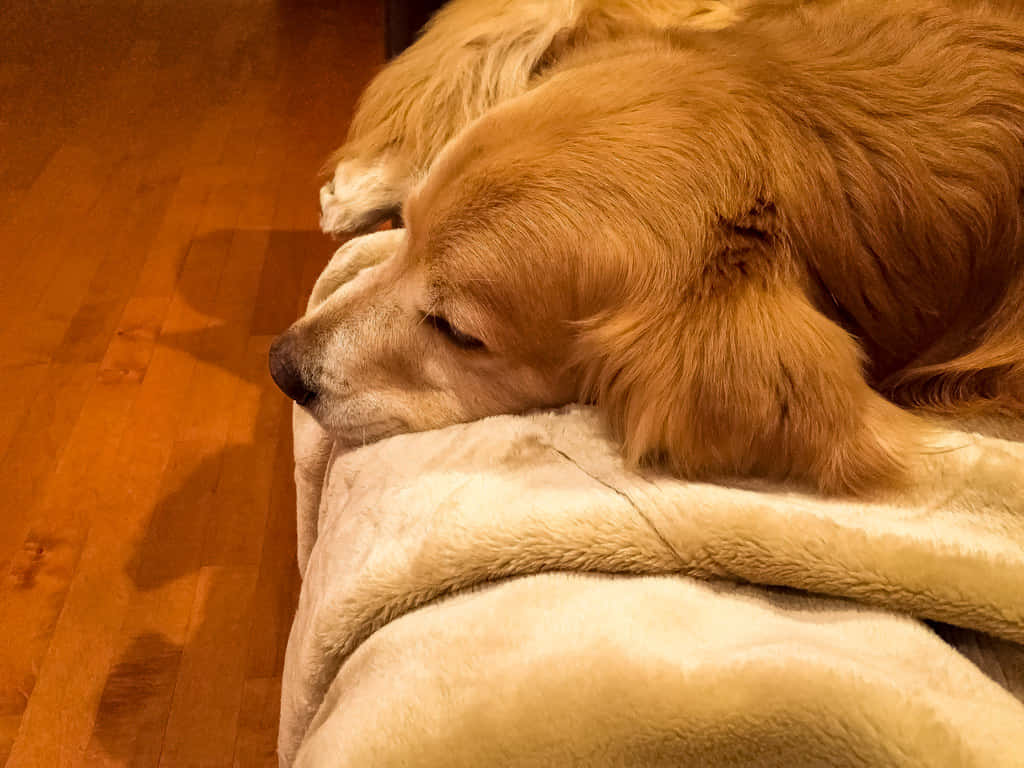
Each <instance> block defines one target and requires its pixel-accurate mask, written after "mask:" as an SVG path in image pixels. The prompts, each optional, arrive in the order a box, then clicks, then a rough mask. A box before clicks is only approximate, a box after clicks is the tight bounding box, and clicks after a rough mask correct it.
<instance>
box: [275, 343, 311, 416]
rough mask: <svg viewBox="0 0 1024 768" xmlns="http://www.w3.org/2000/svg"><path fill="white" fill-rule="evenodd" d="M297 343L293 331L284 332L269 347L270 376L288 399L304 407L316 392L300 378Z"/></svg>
mask: <svg viewBox="0 0 1024 768" xmlns="http://www.w3.org/2000/svg"><path fill="white" fill-rule="evenodd" d="M298 348H299V345H298V341H297V339H296V334H295V332H293V331H286V332H285V333H282V334H281V335H280V336H278V337H277V338H276V339H274V343H273V344H271V345H270V376H271V378H273V379H274V383H275V384H277V386H278V387H280V388H281V391H282V392H284V393H285V394H286V395H288V397H290V398H291V399H292V400H294V401H295V402H296V403H298V404H299V405H306V403H308V402H309V401H310V400H312V399H313V397H314V396H315V395H316V392H315V391H313V389H311V388H310V386H309V385H308V384H307V383H306V382H305V380H304V379H303V378H302V374H301V373H300V372H299V363H298V359H299V358H298Z"/></svg>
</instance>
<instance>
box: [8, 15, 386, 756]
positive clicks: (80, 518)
mask: <svg viewBox="0 0 1024 768" xmlns="http://www.w3.org/2000/svg"><path fill="white" fill-rule="evenodd" d="M384 40H385V36H384V30H383V23H382V13H381V11H380V9H379V7H378V4H377V3H376V2H372V1H371V0H334V2H327V1H326V0H321V2H316V1H315V0H314V1H311V2H299V1H298V0H279V1H278V2H274V1H273V0H217V1H216V2H211V0H90V2H86V3H68V2H63V0H41V1H40V0H33V1H32V2H30V1H29V0H14V1H13V2H9V3H4V4H0V457H2V460H0V578H2V581H0V629H2V639H0V765H3V764H5V763H6V765H8V766H12V767H13V766H19V767H21V766H25V767H27V768H50V767H51V766H105V765H139V766H157V765H160V766H228V765H237V766H262V765H276V764H277V763H276V757H275V755H274V742H275V739H276V730H277V714H278V696H279V691H280V674H281V663H282V656H283V652H284V646H285V642H286V639H287V633H288V628H289V624H290V621H291V616H292V612H293V610H294V606H295V600H296V593H297V588H298V577H297V572H296V565H295V539H294V535H295V534H294V508H293V505H294V491H293V487H292V480H291V464H290V462H291V437H290V432H289V414H290V411H289V408H288V404H287V403H286V401H285V398H284V397H283V396H282V395H280V394H279V393H278V392H277V391H276V390H275V389H274V388H273V385H272V384H271V382H270V380H269V377H268V375H267V372H266V370H267V366H266V352H267V348H268V345H269V343H270V341H271V339H272V337H273V335H274V334H276V333H277V332H279V331H281V330H282V329H284V328H285V327H286V326H287V325H288V324H289V323H290V322H291V321H292V320H293V319H294V317H295V316H296V315H297V313H298V310H299V307H300V305H301V304H302V303H303V302H304V294H305V293H306V291H307V290H308V289H309V287H310V285H311V284H312V281H313V279H314V276H315V275H316V273H317V271H318V270H319V269H320V267H321V266H322V265H323V264H324V263H325V262H326V260H327V258H328V257H329V255H330V253H331V251H332V250H333V245H332V243H331V242H330V241H329V240H328V239H327V238H325V237H324V236H322V235H320V234H319V233H318V232H317V231H316V228H315V227H316V218H317V210H316V200H317V196H316V186H317V180H316V172H317V169H318V166H319V165H320V163H321V162H322V160H323V159H324V156H325V155H326V153H327V152H328V151H329V150H330V149H332V148H333V147H334V146H336V145H337V144H339V143H340V141H341V138H342V137H343V136H344V132H345V128H346V123H347V120H348V118H349V116H350V113H351V110H352V107H353V103H354V100H355V98H356V96H357V95H358V93H359V91H360V90H361V88H362V86H363V85H364V84H365V82H366V80H367V79H368V78H369V77H370V76H372V74H373V72H374V71H375V69H376V68H377V67H378V66H379V64H380V63H381V61H382V59H383V55H384Z"/></svg>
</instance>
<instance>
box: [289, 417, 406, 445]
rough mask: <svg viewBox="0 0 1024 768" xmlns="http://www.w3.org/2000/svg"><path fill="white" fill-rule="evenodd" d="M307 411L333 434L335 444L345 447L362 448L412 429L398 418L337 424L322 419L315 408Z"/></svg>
mask: <svg viewBox="0 0 1024 768" xmlns="http://www.w3.org/2000/svg"><path fill="white" fill-rule="evenodd" d="M307 411H308V412H309V413H310V415H312V416H313V418H314V419H316V421H317V423H318V424H320V426H321V427H323V429H324V431H326V432H327V434H329V435H330V436H331V439H333V440H334V442H335V445H337V446H338V447H340V448H345V449H352V448H361V447H362V446H364V445H370V444H372V443H376V442H379V441H381V440H384V439H385V438H388V437H394V436H395V435H401V434H404V433H406V432H411V431H412V430H411V429H410V428H409V425H408V424H406V423H405V421H403V420H402V419H398V418H392V419H380V420H378V421H368V422H365V423H360V424H336V423H330V422H327V421H325V420H324V419H321V418H320V417H319V416H318V415H317V413H316V411H315V410H314V409H307Z"/></svg>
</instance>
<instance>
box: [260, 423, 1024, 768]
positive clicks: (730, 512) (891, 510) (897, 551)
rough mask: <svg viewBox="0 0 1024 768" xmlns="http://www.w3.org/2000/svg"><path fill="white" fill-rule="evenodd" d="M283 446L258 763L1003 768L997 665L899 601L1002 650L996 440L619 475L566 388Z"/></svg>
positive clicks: (1020, 619) (1021, 516) (1004, 626)
mask: <svg viewBox="0 0 1024 768" xmlns="http://www.w3.org/2000/svg"><path fill="white" fill-rule="evenodd" d="M296 441H297V456H298V457H299V466H298V469H297V481H298V484H299V489H300V510H299V511H300V563H301V564H302V565H303V570H304V576H305V578H304V583H303V590H302V595H301V598H300V605H299V610H298V614H297V616H296V620H295V624H294V627H293V630H292V635H291V638H290V641H289V648H288V654H287V659H286V666H285V688H284V694H283V701H282V724H281V736H280V755H281V760H282V764H284V765H290V764H292V763H293V761H295V759H296V755H300V757H299V760H298V762H299V764H301V765H303V766H320V765H332V766H348V765H368V764H372V765H396V766H397V765H417V766H419V765H424V766H428V765H429V766H433V765H438V766H440V765H485V764H486V765H524V766H525V765H530V766H534V765H536V766H540V765H544V766H548V765H552V766H553V765H681V764H682V765H685V764H715V765H781V764H783V763H786V762H789V763H792V762H794V761H795V762H797V763H798V764H822V765H951V766H953V765H1022V766H1024V705H1022V704H1021V702H1020V701H1019V700H1017V699H1016V698H1014V697H1013V696H1012V695H1010V693H1008V692H1007V690H1006V689H1013V688H1014V686H1015V685H1017V682H1016V681H1013V680H1011V679H1010V678H1012V676H1013V674H1015V673H1014V671H1013V670H1012V669H1011V670H1010V672H1009V673H1008V675H1007V674H1004V675H1003V679H1001V680H998V682H1000V683H1003V685H1002V686H1000V685H997V684H996V682H993V680H991V679H990V678H989V677H986V676H985V675H984V674H982V672H981V671H979V669H978V668H977V667H976V666H974V665H972V664H971V663H969V662H968V661H967V660H966V659H965V658H963V656H961V655H960V654H958V653H957V652H956V651H954V650H953V649H952V648H951V647H950V646H949V645H947V644H945V643H943V642H942V641H941V640H940V639H939V638H938V637H937V636H936V635H935V634H934V633H933V632H931V631H930V630H929V629H928V628H927V627H926V626H925V625H923V624H921V623H920V622H918V621H915V620H912V619H911V618H908V617H917V618H923V619H932V620H937V621H941V622H945V623H946V624H948V625H952V627H958V628H964V630H970V631H971V632H983V633H987V635H990V636H994V637H996V638H1000V640H999V641H998V642H1000V643H1002V644H1003V645H1004V646H1005V647H1006V648H1010V649H1011V651H1010V652H1009V653H1008V654H1007V655H1006V656H1005V658H1013V659H1016V658H1018V657H1017V656H1016V655H1015V654H1016V651H1015V650H1014V649H1016V645H1014V644H1015V643H1020V642H1024V472H1022V469H1024V445H1022V444H1021V443H1018V442H1014V441H1011V440H1000V439H996V438H994V437H983V436H981V435H979V434H972V433H968V432H955V431H950V432H948V433H946V434H944V435H943V436H942V437H941V438H940V439H939V441H938V443H937V444H936V450H935V451H934V452H933V453H931V454H930V455H929V456H927V457H925V458H924V459H922V460H921V462H920V465H919V466H917V467H916V469H915V473H916V474H915V485H914V488H913V489H912V490H910V491H909V492H904V493H901V494H899V495H893V496H892V497H890V498H887V499H881V500H878V501H875V502H872V503H854V502H850V501H848V500H823V499H821V498H817V497H813V496H808V495H802V494H798V493H793V492H788V491H785V490H781V489H778V488H772V487H769V486H765V485H757V484H749V485H747V486H746V487H743V488H740V487H722V486H715V485H709V484H700V483H686V482H682V481H678V480H674V479H671V478H667V477H662V476H656V475H648V476H644V475H638V474H636V473H633V472H630V471H628V470H627V469H626V468H625V467H623V465H622V462H621V460H620V458H619V456H618V452H617V447H616V445H615V443H614V442H613V441H611V440H610V439H608V437H607V436H606V435H605V434H604V431H603V429H602V427H601V423H600V421H599V420H598V419H597V417H596V416H595V415H594V414H593V413H592V412H591V411H589V410H588V409H577V408H574V409H570V410H568V411H565V412H562V413H544V414H536V415H532V416H529V417H500V418H495V419H489V420H485V421H483V422H477V423H475V424H468V425H461V426H456V427H452V428H449V429H446V430H442V431H438V432H432V433H424V434H419V435H406V436H400V437H397V438H393V439H391V440H388V441H384V442H382V443H379V444H377V445H373V446H368V447H366V448H363V449H360V450H358V451H354V452H351V453H348V454H336V455H330V453H329V443H327V442H326V441H325V440H324V438H323V436H322V435H321V434H319V433H318V430H317V428H316V427H315V425H313V424H310V423H308V422H307V421H305V420H304V418H303V416H302V415H299V416H297V421H296ZM328 457H329V459H328ZM321 476H323V478H324V479H323V482H322V484H319V483H318V478H320V477H321ZM556 572H557V573H556ZM567 572H569V573H568V574H567ZM532 574H546V575H543V576H531V575H532ZM572 574H576V575H572ZM596 574H621V575H622V576H620V577H617V578H612V577H609V576H598V575H596ZM522 577H529V578H522ZM644 577H646V578H644ZM693 577H699V578H700V579H703V580H716V582H715V584H714V585H712V584H708V583H703V582H699V581H695V580H694V578H693ZM721 580H727V581H728V582H746V583H749V584H753V585H763V586H762V587H754V586H750V587H742V588H740V587H736V586H732V585H731V584H727V583H722V582H721ZM496 581H497V582H498V583H497V584H493V585H491V586H488V587H487V588H485V589H480V587H481V586H482V585H489V584H491V583H492V582H496ZM769 585H775V586H782V587H787V588H790V589H796V590H801V591H803V592H807V593H816V594H818V595H829V596H833V597H835V598H846V599H852V600H855V601H857V603H858V604H859V605H854V604H853V603H850V602H848V601H847V600H833V599H825V598H821V597H808V596H793V595H785V596H784V595H780V594H778V593H776V592H775V591H773V590H771V589H767V588H766V587H767V586H769ZM450 595H455V596H454V597H447V596H450ZM893 612H897V613H898V614H903V615H896V613H893ZM964 630H954V632H957V631H959V632H963V631H964ZM971 636H972V635H970V634H963V635H962V637H961V640H964V642H968V641H967V640H966V639H965V638H969V637H971ZM1012 663H1016V662H1011V664H1012ZM1005 672H1006V667H1005V666H1004V668H1003V669H1002V673H1005ZM997 679H998V678H997ZM300 747H301V752H300ZM370 756H372V760H371V759H369V758H370Z"/></svg>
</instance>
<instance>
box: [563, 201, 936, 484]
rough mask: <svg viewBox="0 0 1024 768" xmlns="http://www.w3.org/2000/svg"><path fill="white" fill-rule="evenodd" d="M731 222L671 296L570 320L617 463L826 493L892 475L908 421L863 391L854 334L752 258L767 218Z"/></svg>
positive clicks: (909, 440)
mask: <svg viewBox="0 0 1024 768" xmlns="http://www.w3.org/2000/svg"><path fill="white" fill-rule="evenodd" d="M769 218H771V217H769ZM739 223H740V226H738V227H732V226H730V227H726V228H724V229H723V231H722V232H721V233H719V236H717V237H716V238H715V239H716V240H717V241H718V242H719V243H720V244H721V245H722V246H723V248H722V250H721V252H720V253H719V254H717V255H716V256H715V257H714V258H712V259H711V260H709V261H708V266H707V268H706V269H705V271H704V274H702V275H701V277H700V279H699V280H698V281H697V284H696V285H693V286H690V287H689V288H688V289H686V290H685V292H684V295H683V296H682V297H681V299H682V300H680V298H676V297H673V298H671V299H669V298H667V297H666V296H665V295H664V294H663V295H662V297H661V298H660V299H658V298H654V297H647V298H646V299H645V300H640V301H629V302H625V303H624V304H623V308H621V309H619V310H617V311H613V312H611V313H609V314H606V315H603V316H600V317H595V318H593V319H591V320H589V321H587V322H586V323H585V324H584V327H583V328H582V332H581V334H580V336H579V339H578V344H579V347H578V350H577V358H576V359H577V362H578V364H579V365H580V368H581V371H582V375H583V388H584V392H583V396H584V397H585V398H586V399H589V400H590V401H592V402H596V404H597V405H598V407H599V408H600V409H601V410H602V411H603V412H604V413H605V414H606V416H607V418H608V420H609V422H610V424H611V426H612V428H613V430H614V431H615V432H617V434H618V436H619V437H620V438H621V439H622V440H623V445H624V451H625V455H626V458H627V459H628V460H629V461H630V462H631V463H634V464H641V463H648V462H658V463H662V464H665V465H667V467H668V468H669V469H670V470H672V471H673V472H675V473H676V474H679V475H680V476H683V477H687V478H694V479H722V478H726V477H729V476H737V475H754V476H761V477H766V478H772V479H777V480H781V479H786V478H793V479H796V480H800V481H804V482H806V483H808V484H810V485H812V486H814V487H816V488H817V489H819V490H821V491H824V492H826V493H839V494H845V493H860V492H865V491H868V490H870V489H873V488H877V487H880V486H885V485H891V484H893V483H894V482H896V481H898V480H900V479H901V478H902V476H903V474H904V471H905V465H904V462H905V460H906V458H907V457H908V455H909V453H910V451H911V450H912V448H913V445H914V443H915V432H916V421H915V420H914V419H913V418H912V417H910V416H909V415H908V414H906V413H905V412H903V411H901V410H900V409H898V408H897V407H896V406H894V405H892V404H891V403H888V402H887V401H885V400H884V399H883V398H882V397H881V396H880V395H878V394H877V393H875V392H874V391H873V390H872V389H871V388H870V387H869V386H868V384H867V382H866V381H865V379H864V377H863V375H862V371H861V359H860V350H859V348H858V346H857V345H856V343H855V342H854V340H853V339H852V338H851V337H850V336H849V335H848V334H847V333H846V332H845V331H843V330H842V329H841V328H840V327H839V326H837V325H836V324H834V323H833V322H831V321H830V320H829V319H827V318H826V317H825V316H824V315H822V314H821V313H820V312H818V311H817V310H816V309H815V308H814V307H813V306H812V305H811V303H810V302H809V300H808V299H807V298H806V297H805V296H804V295H803V293H802V291H801V290H800V289H799V286H798V283H797V281H796V279H795V277H793V276H787V275H785V274H784V271H783V270H780V269H778V267H777V266H776V265H775V264H774V263H772V260H771V259H770V258H766V257H768V256H772V254H769V253H765V252H764V249H766V248H767V249H770V248H771V240H772V235H771V232H770V227H771V222H770V221H767V222H766V220H765V218H764V217H763V216H760V215H758V216H755V217H754V219H753V220H751V221H740V222H739ZM774 256H778V254H774ZM677 295H678V294H677ZM668 302H671V304H669V303H668ZM667 306H672V309H671V310H668V309H666V307H667Z"/></svg>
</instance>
